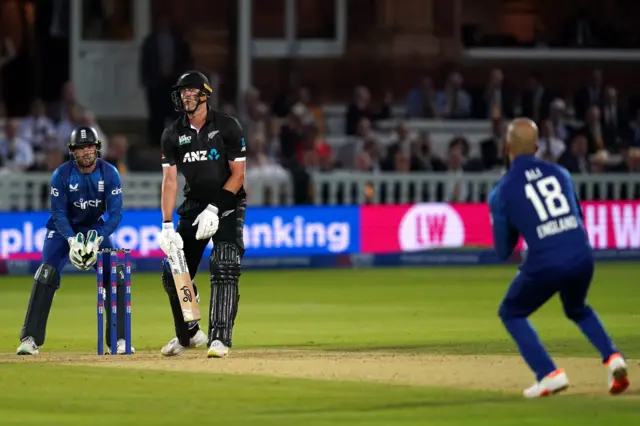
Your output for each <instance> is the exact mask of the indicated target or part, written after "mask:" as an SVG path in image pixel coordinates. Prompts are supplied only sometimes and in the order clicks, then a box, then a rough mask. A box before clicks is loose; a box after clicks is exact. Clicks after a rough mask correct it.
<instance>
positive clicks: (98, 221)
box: [17, 126, 133, 355]
mask: <svg viewBox="0 0 640 426" xmlns="http://www.w3.org/2000/svg"><path fill="white" fill-rule="evenodd" d="M67 147H68V148H69V151H70V154H71V160H70V161H67V162H66V163H64V164H62V165H61V166H60V167H58V168H57V169H56V170H55V171H54V172H53V175H52V176H51V195H50V200H51V216H50V218H49V220H48V221H47V225H46V229H47V234H46V238H45V240H44V246H43V249H42V264H41V265H40V267H39V268H38V270H37V271H36V273H35V276H34V282H33V288H32V290H31V298H30V299H29V306H28V308H27V314H26V316H25V319H24V325H23V326H22V332H21V333H20V346H19V347H18V350H17V354H18V355H37V354H38V353H39V349H38V348H39V347H40V346H42V345H43V344H44V341H45V334H46V329H47V320H48V318H49V311H50V310H51V304H52V302H53V296H54V294H55V292H56V290H58V289H59V288H60V278H61V276H62V269H63V267H64V265H65V263H66V261H67V257H68V258H69V260H70V261H71V264H72V265H73V266H75V267H76V268H77V269H79V270H81V271H86V270H89V269H90V268H95V267H96V265H95V263H96V261H97V259H98V250H99V249H111V248H113V245H112V243H111V240H110V239H109V236H110V235H111V234H112V233H113V231H115V230H116V228H117V227H118V225H119V224H120V220H121V219H122V187H121V185H120V174H119V173H118V170H117V169H116V168H115V167H113V166H112V165H111V164H109V163H107V162H106V161H103V160H102V159H100V158H99V156H100V148H101V147H102V142H101V141H100V140H99V139H98V133H97V132H96V131H95V130H94V129H93V128H91V127H88V126H80V127H78V128H76V129H75V130H74V131H73V132H72V133H71V138H70V140H69V143H68V144H67ZM105 213H106V214H107V215H108V218H107V219H106V220H105V219H104V215H105ZM117 272H118V273H117V276H118V287H119V288H124V269H123V268H122V267H120V269H119V270H118V271H117ZM104 275H105V277H106V280H105V281H106V282H105V288H109V287H110V284H109V282H108V280H109V274H104ZM118 294H119V295H120V294H122V298H121V297H118V301H117V303H118V305H119V306H118V313H119V314H122V315H123V318H118V326H119V328H118V347H117V351H118V353H124V351H125V341H124V291H118ZM110 298H111V294H110V292H105V303H106V306H110V303H111V302H110ZM106 329H107V340H106V341H107V342H110V341H111V340H110V327H106ZM132 350H133V348H132ZM107 351H111V348H109V347H108V348H107Z"/></svg>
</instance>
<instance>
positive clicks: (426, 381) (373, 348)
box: [0, 263, 640, 426]
mask: <svg viewBox="0 0 640 426" xmlns="http://www.w3.org/2000/svg"><path fill="white" fill-rule="evenodd" d="M515 271H516V267H515V266H505V267H477V268H476V267H473V268H471V267H465V268H444V267H438V268H424V269H402V268H398V269H363V270H309V271H282V272H254V271H248V272H245V273H244V275H243V277H242V281H241V300H240V312H239V315H238V319H237V322H236V329H235V333H234V348H233V350H232V352H231V355H230V356H229V358H227V359H224V360H217V359H211V360H209V359H206V352H205V350H204V349H195V350H191V351H189V352H188V353H187V354H185V355H184V356H182V357H179V358H175V359H165V358H163V357H162V356H161V355H160V353H159V349H160V347H162V346H163V345H164V344H165V343H166V342H167V341H168V340H169V339H170V338H171V337H172V333H173V325H172V320H171V318H170V313H169V307H168V301H167V297H166V294H165V293H164V290H163V289H162V287H161V284H160V282H159V275H158V274H154V275H149V274H145V275H138V274H135V273H134V275H133V296H132V303H133V344H134V346H135V348H136V349H137V353H136V354H135V355H133V356H131V357H126V356H121V357H98V356H96V355H94V354H95V345H96V313H95V310H96V309H95V303H96V294H95V293H96V284H95V281H96V280H95V275H93V274H87V275H82V276H79V275H73V276H72V275H69V276H68V277H66V278H65V279H64V280H63V284H62V288H61V289H60V290H59V291H58V293H57V294H56V297H55V300H54V305H53V309H52V313H51V316H50V321H49V327H48V332H47V341H46V344H45V345H44V346H43V347H42V348H41V355H40V356H38V357H17V356H16V355H15V349H16V347H17V345H18V343H19V342H18V337H19V333H20V327H21V325H22V321H23V318H24V314H25V309H26V305H27V301H28V297H29V292H30V290H31V278H30V277H3V278H2V279H1V280H0V324H2V326H1V327H0V424H1V425H5V424H6V425H30V424H33V425H89V424H90V422H93V423H95V424H99V425H102V424H118V425H134V424H136V425H141V424H152V425H164V424H167V425H169V424H170V425H175V424H182V423H187V422H188V423H200V422H204V423H214V422H217V423H221V422H224V424H228V425H230V426H231V425H249V424H260V425H272V424H273V425H294V424H295V425H299V424H304V425H305V426H311V425H325V424H326V425H347V424H348V425H354V424H355V425H365V424H366V425H396V424H399V425H413V424H416V425H465V426H468V425H485V424H486V425H537V424H545V425H567V424H571V425H573V424H575V425H606V424H608V423H609V424H610V423H612V422H615V421H628V422H629V424H634V422H637V419H638V418H640V417H639V416H640V393H636V391H635V390H634V389H635V384H636V381H635V379H634V378H635V377H640V368H639V366H638V362H637V361H636V360H637V359H638V358H639V357H640V327H639V326H640V309H639V306H640V279H639V278H638V277H640V265H633V264H631V263H625V264H622V263H620V264H601V265H598V267H597V271H596V279H595V281H594V284H593V287H592V292H591V296H590V303H591V304H592V305H593V306H594V308H595V309H596V310H597V311H598V313H599V315H600V317H601V319H602V320H603V322H604V323H605V325H606V327H607V328H608V330H609V332H610V334H611V335H612V336H613V338H614V340H615V341H616V343H617V344H618V346H619V347H620V348H621V349H622V350H623V351H624V352H625V354H626V355H627V357H628V358H629V359H630V361H629V362H630V371H631V374H632V377H631V379H632V387H631V389H630V392H629V393H628V394H626V395H623V396H620V397H611V396H609V395H607V393H606V375H605V371H604V369H603V367H602V366H601V365H600V363H599V359H598V355H597V353H596V352H595V350H594V349H593V348H592V347H591V346H590V345H589V344H588V342H587V341H586V340H585V339H584V338H583V337H582V335H581V334H580V332H579V330H578V329H577V328H576V327H575V326H574V325H573V324H572V323H570V322H569V321H567V320H565V319H564V317H563V315H562V310H561V308H560V304H559V301H558V299H557V298H554V299H553V300H552V301H551V302H550V303H549V304H548V305H547V306H545V307H544V308H542V309H541V310H540V311H539V312H537V313H536V314H535V315H534V316H533V317H532V320H533V323H534V325H535V326H536V329H537V330H538V331H539V333H540V335H541V337H542V339H543V341H544V343H545V344H546V346H547V348H548V349H549V350H550V352H551V353H552V355H553V356H554V357H555V359H556V360H557V362H558V365H559V366H562V367H564V368H565V369H566V370H567V373H568V375H569V379H570V381H571V384H572V386H571V388H570V389H569V391H567V392H566V393H565V394H562V395H559V396H557V397H553V398H548V399H545V400H539V401H525V400H523V398H522V397H521V396H520V391H521V390H522V388H524V387H526V386H528V385H530V384H531V383H532V381H533V376H532V375H531V373H530V372H529V371H528V369H527V368H526V366H525V365H524V363H523V361H522V360H521V359H520V357H519V356H518V354H517V350H516V348H515V345H514V344H513V343H512V342H511V340H510V339H509V337H508V335H507V334H506V332H505V331H504V329H503V328H502V325H501V323H500V321H499V319H498V317H497V314H496V312H497V307H498V304H499V302H500V300H501V298H502V296H503V294H504V292H505V290H506V288H507V286H508V284H509V282H510V280H511V279H512V277H513V276H514V274H515ZM207 281H208V278H207V276H206V275H205V274H200V275H199V276H198V278H197V280H196V282H197V283H200V286H199V288H200V290H201V293H202V302H203V303H201V309H202V311H203V313H204V314H205V316H206V312H207V310H208V295H209V288H208V287H209V286H208V284H207ZM204 324H205V325H206V321H205V322H204Z"/></svg>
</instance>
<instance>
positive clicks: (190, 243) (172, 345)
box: [160, 218, 209, 356]
mask: <svg viewBox="0 0 640 426" xmlns="http://www.w3.org/2000/svg"><path fill="white" fill-rule="evenodd" d="M191 225H192V221H191V220H189V219H186V218H181V219H180V222H178V229H177V232H178V233H179V234H180V236H181V237H182V241H183V242H184V257H185V259H186V260H187V266H188V267H189V274H190V275H191V279H192V280H193V278H194V277H195V275H196V273H197V272H198V264H199V263H200V260H201V259H202V254H203V253H204V249H205V248H206V247H207V244H208V243H209V241H208V240H196V231H197V227H195V226H191ZM162 266H163V267H162V286H163V287H164V290H165V291H166V292H167V296H169V305H170V306H171V314H172V316H173V323H174V327H175V333H176V337H174V338H173V339H171V340H170V341H169V343H167V344H166V345H165V346H164V347H163V348H162V349H161V350H160V352H161V353H162V354H163V355H164V356H176V355H182V354H183V353H184V352H185V350H186V349H188V348H193V347H200V346H202V345H204V344H205V343H206V341H207V336H206V335H205V334H204V332H203V331H202V330H200V326H199V325H198V322H197V321H193V322H191V323H188V324H187V323H185V322H184V317H183V316H182V308H181V307H180V299H179V296H178V292H177V291H176V286H175V282H174V280H173V276H172V275H171V268H170V267H169V264H168V261H167V259H164V260H163V262H162ZM193 290H194V292H195V293H196V294H195V296H196V300H198V301H199V300H200V296H199V294H198V288H197V287H196V285H195V283H194V284H193Z"/></svg>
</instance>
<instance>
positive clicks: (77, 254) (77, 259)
mask: <svg viewBox="0 0 640 426" xmlns="http://www.w3.org/2000/svg"><path fill="white" fill-rule="evenodd" d="M67 242H68V243H69V260H70V261H71V264H72V265H73V266H75V267H76V268H77V269H80V270H81V271H86V270H87V269H89V268H88V267H87V266H86V265H85V262H84V255H85V248H84V235H82V232H78V233H77V234H76V236H75V237H73V238H69V239H67Z"/></svg>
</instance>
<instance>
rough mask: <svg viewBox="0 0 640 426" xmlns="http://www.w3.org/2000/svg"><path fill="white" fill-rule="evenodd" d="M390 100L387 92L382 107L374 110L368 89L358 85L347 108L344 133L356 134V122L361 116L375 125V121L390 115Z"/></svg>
mask: <svg viewBox="0 0 640 426" xmlns="http://www.w3.org/2000/svg"><path fill="white" fill-rule="evenodd" d="M391 101H392V97H391V94H390V93H387V94H386V95H385V98H384V103H383V105H382V108H381V109H380V110H379V111H374V110H373V107H372V106H371V94H370V93H369V89H367V88H366V87H364V86H358V87H357V88H356V90H355V93H354V100H353V102H352V103H351V104H350V105H349V108H348V110H347V117H346V123H347V124H346V126H347V127H346V134H347V135H356V134H357V132H358V123H359V122H360V120H361V119H363V118H366V119H368V120H369V121H370V122H371V123H372V124H373V125H375V122H376V121H378V120H384V119H387V118H389V117H391Z"/></svg>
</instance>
